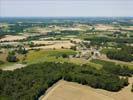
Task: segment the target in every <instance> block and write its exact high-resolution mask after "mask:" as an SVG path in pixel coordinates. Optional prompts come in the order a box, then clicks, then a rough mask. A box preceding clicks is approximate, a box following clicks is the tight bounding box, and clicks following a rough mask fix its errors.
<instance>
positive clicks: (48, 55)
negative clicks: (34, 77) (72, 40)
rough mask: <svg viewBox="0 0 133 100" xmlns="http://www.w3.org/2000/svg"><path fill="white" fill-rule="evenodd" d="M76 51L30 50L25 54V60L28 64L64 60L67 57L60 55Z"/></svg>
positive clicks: (66, 59)
mask: <svg viewBox="0 0 133 100" xmlns="http://www.w3.org/2000/svg"><path fill="white" fill-rule="evenodd" d="M75 54H76V52H75V51H73V50H40V51H34V50H32V51H30V52H29V53H28V54H27V57H26V60H25V61H26V62H27V63H28V64H31V63H37V62H44V61H47V62H51V61H55V62H66V61H68V59H69V58H67V57H66V58H63V57H62V55H67V56H69V55H75Z"/></svg>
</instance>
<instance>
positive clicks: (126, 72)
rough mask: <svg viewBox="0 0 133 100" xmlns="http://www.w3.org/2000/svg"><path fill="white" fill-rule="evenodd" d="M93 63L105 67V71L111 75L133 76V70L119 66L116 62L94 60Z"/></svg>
mask: <svg viewBox="0 0 133 100" xmlns="http://www.w3.org/2000/svg"><path fill="white" fill-rule="evenodd" d="M92 62H94V63H98V64H100V65H102V66H103V69H104V70H105V71H107V72H109V73H113V74H115V75H118V76H129V77H130V76H132V74H133V70H132V69H129V67H127V66H124V65H117V64H116V63H114V62H108V61H104V60H97V59H93V60H92Z"/></svg>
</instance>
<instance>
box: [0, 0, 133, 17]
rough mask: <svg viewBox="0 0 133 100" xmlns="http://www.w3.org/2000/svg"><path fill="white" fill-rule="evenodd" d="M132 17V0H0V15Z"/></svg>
mask: <svg viewBox="0 0 133 100" xmlns="http://www.w3.org/2000/svg"><path fill="white" fill-rule="evenodd" d="M92 16H95V17H103V16H104V17H106V16H107V17H115V16H128V17H133V0H0V17H92Z"/></svg>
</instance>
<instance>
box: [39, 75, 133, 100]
mask: <svg viewBox="0 0 133 100" xmlns="http://www.w3.org/2000/svg"><path fill="white" fill-rule="evenodd" d="M129 82H130V85H128V86H127V87H125V88H123V89H122V90H121V91H119V92H109V91H106V90H102V89H94V88H91V87H89V86H85V85H80V84H77V83H74V82H66V81H63V80H61V81H59V82H57V83H56V84H54V85H53V86H52V87H51V88H49V89H48V90H47V92H46V94H45V95H43V96H41V97H40V99H39V100H132V98H133V93H132V92H131V84H132V83H133V77H131V78H130V79H129Z"/></svg>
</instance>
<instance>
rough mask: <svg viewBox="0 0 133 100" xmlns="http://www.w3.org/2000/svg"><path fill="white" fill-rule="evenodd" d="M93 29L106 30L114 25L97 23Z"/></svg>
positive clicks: (111, 28)
mask: <svg viewBox="0 0 133 100" xmlns="http://www.w3.org/2000/svg"><path fill="white" fill-rule="evenodd" d="M95 29H96V30H100V31H107V30H113V29H114V27H113V26H110V25H103V24H97V25H96V26H95Z"/></svg>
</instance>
